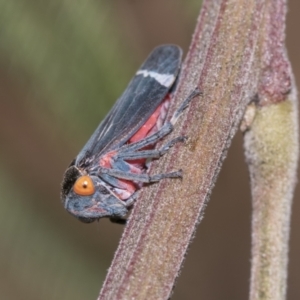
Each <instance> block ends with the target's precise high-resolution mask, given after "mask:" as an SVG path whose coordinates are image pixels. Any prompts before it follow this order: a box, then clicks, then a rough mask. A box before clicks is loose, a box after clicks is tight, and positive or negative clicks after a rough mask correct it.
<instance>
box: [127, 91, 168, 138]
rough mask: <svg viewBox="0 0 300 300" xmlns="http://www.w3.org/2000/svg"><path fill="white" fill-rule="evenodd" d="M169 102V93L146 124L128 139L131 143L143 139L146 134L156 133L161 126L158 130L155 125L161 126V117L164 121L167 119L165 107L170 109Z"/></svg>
mask: <svg viewBox="0 0 300 300" xmlns="http://www.w3.org/2000/svg"><path fill="white" fill-rule="evenodd" d="M169 102H170V95H169V94H168V95H167V96H166V97H165V99H164V101H163V102H162V103H161V104H160V105H159V106H158V107H157V109H156V110H155V111H154V113H153V114H152V115H151V116H150V118H149V119H148V120H147V121H146V122H145V124H144V125H143V126H142V127H141V128H140V129H139V130H138V131H137V132H136V133H135V134H134V135H133V136H132V137H131V138H130V140H129V141H128V143H129V144H131V143H135V142H138V141H140V140H142V139H144V138H145V137H146V136H148V135H149V133H151V134H152V133H154V132H155V131H157V130H158V129H159V128H156V130H154V132H153V129H154V128H155V127H161V126H159V125H161V124H158V123H160V122H159V118H160V117H162V118H163V121H164V119H165V116H166V112H165V109H168V107H169ZM162 115H163V116H162Z"/></svg>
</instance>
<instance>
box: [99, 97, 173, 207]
mask: <svg viewBox="0 0 300 300" xmlns="http://www.w3.org/2000/svg"><path fill="white" fill-rule="evenodd" d="M170 101H171V96H170V94H168V95H167V96H166V97H165V99H164V100H163V101H162V103H161V104H160V105H159V106H158V107H157V108H156V110H155V111H154V113H153V114H152V115H151V116H150V117H149V119H148V120H147V121H146V122H145V123H144V125H143V126H142V127H141V128H140V129H139V130H138V131H137V132H136V133H135V134H134V135H133V136H132V137H131V138H130V139H129V140H128V142H127V143H128V144H132V143H135V142H138V141H140V140H143V139H144V138H146V137H147V136H149V135H152V134H154V133H155V132H157V131H158V130H159V129H160V128H161V127H162V126H163V124H164V122H165V119H166V115H167V112H168V109H169V104H170ZM154 147H155V145H148V146H146V147H144V148H142V149H140V150H149V149H153V148H154ZM117 152H118V150H113V151H110V152H108V153H106V154H105V155H103V156H102V157H101V159H100V166H101V167H104V168H112V158H113V156H114V155H116V154H117ZM127 163H128V164H129V167H130V173H135V174H140V173H143V172H145V171H146V166H145V163H146V159H144V158H142V159H136V160H128V161H127ZM117 180H118V188H113V193H114V194H115V195H116V196H117V197H118V198H119V199H120V200H123V201H126V200H127V199H128V198H130V197H131V196H132V194H134V193H135V191H136V190H137V189H139V188H140V187H141V184H138V183H137V182H134V181H131V180H127V179H117Z"/></svg>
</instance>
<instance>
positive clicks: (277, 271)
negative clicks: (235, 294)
mask: <svg viewBox="0 0 300 300" xmlns="http://www.w3.org/2000/svg"><path fill="white" fill-rule="evenodd" d="M265 7H266V9H265V13H264V18H263V22H262V23H261V33H260V40H261V42H260V43H261V45H262V48H261V49H262V51H261V55H260V70H261V75H260V80H259V86H258V97H257V101H256V102H255V103H254V104H252V105H251V106H250V107H249V109H248V110H247V113H246V116H247V115H249V112H250V114H251V115H252V117H251V119H252V122H250V124H249V128H248V130H247V131H246V132H245V136H244V138H245V152H246V158H247V162H248V165H249V170H250V177H251V190H252V203H253V217H252V265H251V287H250V299H251V300H258V299H272V300H280V299H285V296H286V290H287V286H286V281H287V262H288V240H289V231H290V217H291V204H292V198H293V193H294V188H295V183H296V176H297V165H298V147H299V146H298V145H299V141H298V126H299V124H298V114H297V92H296V86H295V83H294V80H293V74H292V70H291V67H290V64H289V61H288V59H287V55H286V49H285V45H284V42H285V32H284V31H285V16H286V1H269V2H268V1H266V3H265ZM253 112H254V113H253ZM244 129H246V128H244Z"/></svg>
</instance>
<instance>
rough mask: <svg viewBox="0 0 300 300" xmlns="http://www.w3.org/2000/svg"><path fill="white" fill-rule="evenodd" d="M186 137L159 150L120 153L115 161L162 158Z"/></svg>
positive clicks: (170, 142)
mask: <svg viewBox="0 0 300 300" xmlns="http://www.w3.org/2000/svg"><path fill="white" fill-rule="evenodd" d="M185 139H186V137H183V136H180V137H177V138H175V139H173V140H171V141H169V142H168V143H167V144H166V145H164V146H163V147H162V148H161V149H157V150H142V151H138V152H134V151H133V152H125V153H122V152H121V153H119V154H117V155H116V156H115V159H116V160H117V161H118V160H119V159H121V160H135V159H142V158H160V157H161V156H163V155H164V154H166V153H167V152H168V150H169V149H170V148H171V147H173V146H174V145H175V144H176V143H178V142H184V141H185Z"/></svg>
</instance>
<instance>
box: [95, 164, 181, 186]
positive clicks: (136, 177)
mask: <svg viewBox="0 0 300 300" xmlns="http://www.w3.org/2000/svg"><path fill="white" fill-rule="evenodd" d="M103 174H107V175H110V176H112V177H115V178H120V179H126V180H133V181H140V182H145V183H150V182H157V181H160V180H161V179H164V178H181V177H182V171H181V170H179V171H176V172H171V173H166V174H157V175H153V176H150V175H148V174H135V173H130V172H123V171H119V170H115V169H108V168H100V169H99V176H101V177H102V176H103Z"/></svg>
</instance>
